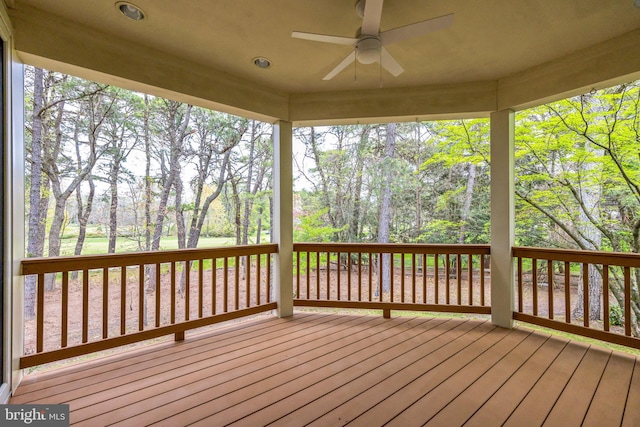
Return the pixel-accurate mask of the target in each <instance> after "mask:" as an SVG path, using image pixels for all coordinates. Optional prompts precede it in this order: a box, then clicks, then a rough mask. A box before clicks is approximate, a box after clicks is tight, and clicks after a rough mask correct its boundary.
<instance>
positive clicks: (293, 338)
mask: <svg viewBox="0 0 640 427" xmlns="http://www.w3.org/2000/svg"><path fill="white" fill-rule="evenodd" d="M28 402H31V403H48V404H51V403H69V404H70V409H71V422H72V425H74V426H92V427H96V426H106V425H118V426H143V425H159V426H182V425H199V426H217V425H228V424H233V425H244V426H261V425H270V424H273V425H278V426H280V425H290V426H302V425H314V426H336V425H344V424H348V425H356V426H378V425H387V424H388V425H394V426H413V425H429V426H436V425H441V426H458V425H465V426H497V425H505V426H530V425H531V426H539V425H551V426H556V425H558V426H578V425H589V426H591V425H592V426H598V427H603V426H619V425H623V426H639V425H640V361H639V360H638V359H637V358H635V357H633V356H629V355H625V354H622V353H617V352H611V351H608V350H603V349H601V348H598V347H595V346H589V345H586V344H582V343H577V342H570V341H567V340H565V339H559V338H553V337H549V336H547V335H545V334H541V333H537V332H536V333H531V332H529V331H527V330H523V329H514V330H505V329H501V328H496V327H494V326H492V325H491V324H490V323H488V322H484V321H478V320H463V319H441V318H434V319H429V318H407V317H398V318H393V319H390V320H387V319H383V318H381V317H373V316H355V315H336V314H317V313H313V314H312V313H296V315H295V316H294V317H293V318H290V319H277V318H273V317H268V316H261V317H258V318H255V319H252V320H249V321H243V322H240V323H237V324H233V325H229V326H225V327H223V328H220V329H218V330H216V331H214V332H208V333H206V334H198V335H195V334H194V335H192V336H189V335H187V339H186V340H185V341H184V342H181V343H165V344H159V345H154V346H151V347H147V348H144V349H142V350H136V351H130V352H127V353H124V354H120V355H116V356H110V357H107V358H104V359H100V360H95V361H92V362H88V363H85V364H82V365H78V366H74V367H70V368H64V369H62V370H58V371H53V372H48V373H44V374H37V375H32V376H29V377H27V378H26V379H25V380H24V382H23V384H22V385H21V386H20V387H19V389H18V390H17V393H16V395H15V396H14V397H13V398H12V400H11V403H28Z"/></svg>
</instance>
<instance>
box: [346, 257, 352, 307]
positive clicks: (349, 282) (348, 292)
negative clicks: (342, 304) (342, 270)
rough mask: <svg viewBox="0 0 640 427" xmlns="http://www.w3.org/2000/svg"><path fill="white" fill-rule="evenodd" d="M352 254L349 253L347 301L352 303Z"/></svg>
mask: <svg viewBox="0 0 640 427" xmlns="http://www.w3.org/2000/svg"><path fill="white" fill-rule="evenodd" d="M351 268H352V265H351V252H349V253H347V300H348V301H351Z"/></svg>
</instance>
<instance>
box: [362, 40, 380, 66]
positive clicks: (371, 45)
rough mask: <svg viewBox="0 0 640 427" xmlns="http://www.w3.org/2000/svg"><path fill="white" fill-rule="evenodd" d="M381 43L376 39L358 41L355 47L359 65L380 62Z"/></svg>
mask: <svg viewBox="0 0 640 427" xmlns="http://www.w3.org/2000/svg"><path fill="white" fill-rule="evenodd" d="M381 49H382V42H381V41H380V39H378V38H377V37H370V38H366V39H362V40H360V41H358V44H357V45H356V58H358V62H360V63H361V64H373V63H374V62H377V61H379V60H380V50H381Z"/></svg>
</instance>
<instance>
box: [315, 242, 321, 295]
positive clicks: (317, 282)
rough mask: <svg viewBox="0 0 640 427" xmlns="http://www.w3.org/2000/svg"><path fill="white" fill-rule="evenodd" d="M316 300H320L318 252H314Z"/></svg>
mask: <svg viewBox="0 0 640 427" xmlns="http://www.w3.org/2000/svg"><path fill="white" fill-rule="evenodd" d="M316 298H317V299H320V251H318V252H316Z"/></svg>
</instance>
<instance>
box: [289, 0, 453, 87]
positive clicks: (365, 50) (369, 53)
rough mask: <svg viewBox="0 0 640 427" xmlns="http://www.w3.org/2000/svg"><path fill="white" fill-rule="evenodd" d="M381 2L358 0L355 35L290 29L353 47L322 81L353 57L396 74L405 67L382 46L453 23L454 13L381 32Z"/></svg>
mask: <svg viewBox="0 0 640 427" xmlns="http://www.w3.org/2000/svg"><path fill="white" fill-rule="evenodd" d="M383 2H384V0H358V2H357V3H356V13H358V15H359V16H360V17H362V27H361V28H360V31H359V33H358V35H357V37H342V36H332V35H326V34H314V33H304V32H300V31H294V32H292V33H291V37H293V38H297V39H304V40H312V41H317V42H324V43H333V44H341V45H347V46H354V47H355V50H354V52H353V53H350V54H349V55H348V56H347V57H346V58H345V59H343V60H342V62H340V63H339V64H338V65H337V66H336V67H335V68H334V69H333V70H331V72H329V74H327V75H326V76H324V78H323V80H331V79H332V78H334V77H335V76H336V75H337V74H338V73H340V72H341V71H342V70H344V69H345V68H347V66H349V65H350V64H351V63H352V62H354V61H355V60H356V59H357V60H358V62H360V63H361V64H373V63H374V62H380V65H381V66H382V67H383V68H384V69H385V70H387V71H388V72H390V73H391V74H392V75H393V76H394V77H397V76H399V75H400V74H402V73H403V72H404V68H402V66H401V65H400V64H399V63H398V61H396V60H395V59H394V57H393V56H391V54H390V53H389V51H388V50H387V49H386V48H385V46H386V45H389V44H392V43H397V42H400V41H402V40H406V39H409V38H412V37H418V36H421V35H423V34H426V33H430V32H433V31H437V30H441V29H444V28H447V27H449V26H450V25H451V24H452V23H453V13H450V14H448V15H443V16H439V17H437V18H432V19H428V20H426V21H420V22H416V23H414V24H409V25H405V26H402V27H397V28H393V29H390V30H387V31H383V32H380V19H381V17H382V4H383Z"/></svg>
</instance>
